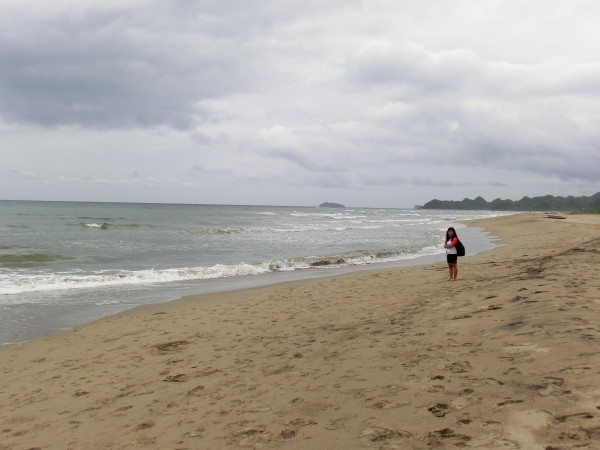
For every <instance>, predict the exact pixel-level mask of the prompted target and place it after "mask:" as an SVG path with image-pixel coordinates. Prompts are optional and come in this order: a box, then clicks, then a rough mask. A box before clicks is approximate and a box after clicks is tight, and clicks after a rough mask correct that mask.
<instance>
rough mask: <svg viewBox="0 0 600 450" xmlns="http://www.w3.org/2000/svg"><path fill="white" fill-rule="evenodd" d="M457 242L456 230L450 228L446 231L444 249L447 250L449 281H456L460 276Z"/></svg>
mask: <svg viewBox="0 0 600 450" xmlns="http://www.w3.org/2000/svg"><path fill="white" fill-rule="evenodd" d="M457 242H458V236H457V235H456V230H455V229H454V228H453V227H450V228H448V230H447V231H446V242H445V243H444V248H445V249H446V261H448V272H449V273H450V277H449V278H448V281H456V276H457V275H458V264H457V261H458V254H457V251H456V243H457Z"/></svg>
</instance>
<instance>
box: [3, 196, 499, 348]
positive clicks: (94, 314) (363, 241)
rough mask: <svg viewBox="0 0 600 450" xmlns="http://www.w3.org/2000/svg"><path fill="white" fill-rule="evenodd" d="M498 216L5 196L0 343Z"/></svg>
mask: <svg viewBox="0 0 600 450" xmlns="http://www.w3.org/2000/svg"><path fill="white" fill-rule="evenodd" d="M500 214H506V213H498V212H489V211H431V210H417V209H382V208H319V207H284V206H232V205H177V204H140V203H136V204H133V203H83V202H31V201H27V202H26V201H0V344H6V343H13V342H17V341H20V340H28V339H33V338H38V337H41V336H45V335H48V334H51V333H55V332H58V331H60V330H64V329H69V328H71V327H73V326H76V325H78V324H81V323H84V322H87V321H90V320H93V319H97V318H100V317H103V316H106V315H109V314H113V313H115V312H118V311H122V310H124V309H128V308H131V307H133V306H136V305H140V304H147V303H157V302H163V301H167V300H172V299H175V298H178V297H181V296H183V295H187V294H194V293H203V292H210V291H216V290H227V289H236V288H239V287H247V286H256V285H259V284H267V283H276V282H279V281H284V280H287V279H292V278H307V277H314V276H324V275H328V274H331V273H335V272H336V271H338V272H339V271H348V270H354V269H356V268H367V267H377V266H378V265H381V264H388V265H389V264H406V263H407V262H411V261H416V260H418V259H420V258H423V257H427V256H429V257H433V256H436V255H437V256H440V255H442V254H443V253H444V250H443V248H442V246H441V242H442V240H443V236H444V232H445V230H446V228H447V227H448V226H456V227H457V230H458V231H459V235H460V232H461V227H462V228H464V226H463V225H461V224H460V222H461V221H464V220H468V219H474V218H483V217H491V216H495V215H500ZM464 229H465V231H466V228H464ZM471 236H472V237H473V239H479V241H481V236H479V237H477V236H476V235H475V234H471ZM463 240H464V239H463ZM465 244H466V245H467V247H469V243H468V242H465ZM472 248H473V246H472ZM478 248H482V246H481V245H478ZM442 260H443V259H441V257H440V261H442Z"/></svg>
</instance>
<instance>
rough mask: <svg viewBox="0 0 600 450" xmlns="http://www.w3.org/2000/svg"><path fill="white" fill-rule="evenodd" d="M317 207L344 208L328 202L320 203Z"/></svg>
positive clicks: (338, 204)
mask: <svg viewBox="0 0 600 450" xmlns="http://www.w3.org/2000/svg"><path fill="white" fill-rule="evenodd" d="M319 207H321V208H345V206H344V205H342V204H341V203H329V202H325V203H321V204H320V205H319Z"/></svg>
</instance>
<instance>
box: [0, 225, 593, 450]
mask: <svg viewBox="0 0 600 450" xmlns="http://www.w3.org/2000/svg"><path fill="white" fill-rule="evenodd" d="M584 222H586V223H581V222H579V221H578V218H576V217H573V218H572V217H569V218H568V219H567V220H552V219H544V218H543V217H541V216H540V215H535V214H522V215H521V214H520V215H511V216H504V217H499V218H492V219H485V220H475V221H470V222H469V225H471V224H472V225H475V226H482V227H484V228H485V229H486V230H487V231H488V232H490V233H492V234H493V235H495V236H499V237H500V239H501V240H502V243H503V244H504V245H502V246H501V247H498V248H495V249H493V250H491V251H487V252H484V253H480V254H478V255H475V256H472V257H468V258H463V259H461V260H459V274H458V278H459V279H458V281H457V282H455V283H449V282H447V281H446V278H447V277H446V272H447V267H446V264H445V262H436V263H434V264H429V265H422V266H408V267H403V268H384V269H374V270H363V271H359V272H354V273H348V274H342V275H335V276H332V277H327V278H318V279H310V280H301V281H290V282H285V283H283V284H277V285H269V286H262V287H254V288H249V289H243V290H239V291H231V292H218V293H212V294H203V295H200V296H191V297H185V298H183V299H180V300H175V301H172V302H168V303H161V304H153V305H146V306H142V307H137V308H135V309H132V310H128V311H126V312H123V313H119V314H116V315H114V316H111V317H108V318H104V319H100V320H98V321H95V322H92V323H89V324H86V325H84V326H81V327H77V328H76V329H74V330H72V331H67V332H64V333H61V334H58V335H54V336H50V337H47V338H43V339H40V340H36V341H31V342H27V343H23V344H14V345H11V346H7V347H2V348H0V361H2V363H1V364H2V369H1V370H2V373H3V377H2V379H1V380H0V403H1V404H3V405H5V406H4V407H3V408H2V409H1V410H0V421H1V422H2V423H3V427H2V430H0V449H4V448H7V449H8V448H11V449H29V448H32V447H39V448H115V449H120V448H123V449H124V448H140V449H141V448H207V449H209V448H273V449H275V448H277V449H304V448H348V449H353V448H388V449H391V448H411V449H426V448H436V447H437V448H448V447H454V446H461V447H466V448H476V449H493V448H508V449H528V450H530V449H531V450H537V449H547V448H561V449H562V448H593V447H592V446H593V445H594V444H593V442H598V439H600V381H598V380H600V377H599V376H598V375H599V374H600V352H598V342H600V330H599V329H598V323H600V303H599V302H598V291H599V289H600V281H599V280H598V277H597V274H596V272H597V269H596V266H597V261H598V257H597V255H598V252H599V251H600V242H599V241H600V239H599V235H600V220H598V217H591V218H589V220H584ZM588 222H590V223H588Z"/></svg>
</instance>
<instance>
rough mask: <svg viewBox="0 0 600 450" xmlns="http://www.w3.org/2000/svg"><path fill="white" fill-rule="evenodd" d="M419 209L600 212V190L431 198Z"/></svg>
mask: <svg viewBox="0 0 600 450" xmlns="http://www.w3.org/2000/svg"><path fill="white" fill-rule="evenodd" d="M418 209H468V210H489V211H549V210H558V211H581V212H600V192H597V193H595V194H594V195H592V196H591V197H573V196H569V197H555V196H553V195H545V196H543V197H523V198H522V199H521V200H516V201H513V200H502V199H500V198H497V199H496V200H493V201H491V202H487V201H486V200H485V199H483V198H482V197H477V198H475V199H473V200H471V199H469V198H465V199H464V200H460V201H454V200H437V199H434V200H431V201H429V202H427V203H425V204H424V205H423V206H419V207H418Z"/></svg>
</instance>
